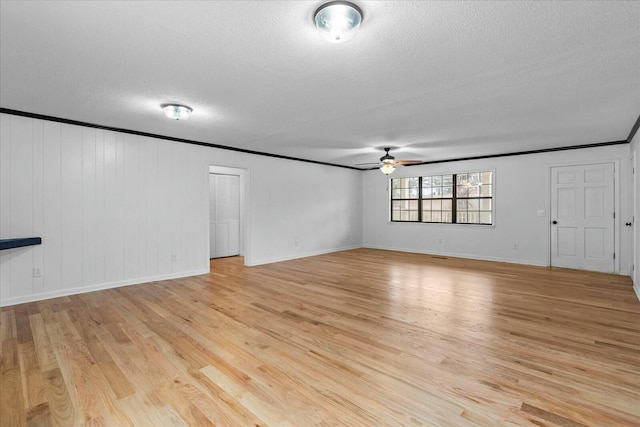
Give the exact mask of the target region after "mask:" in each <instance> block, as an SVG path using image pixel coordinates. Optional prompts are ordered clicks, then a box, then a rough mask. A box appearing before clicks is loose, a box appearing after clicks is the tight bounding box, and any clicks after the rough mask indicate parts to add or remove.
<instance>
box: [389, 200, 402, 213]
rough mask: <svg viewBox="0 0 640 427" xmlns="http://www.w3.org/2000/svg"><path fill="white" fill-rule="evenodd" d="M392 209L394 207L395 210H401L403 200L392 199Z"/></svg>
mask: <svg viewBox="0 0 640 427" xmlns="http://www.w3.org/2000/svg"><path fill="white" fill-rule="evenodd" d="M391 209H393V210H394V211H399V210H400V209H402V202H399V201H397V200H394V201H392V202H391Z"/></svg>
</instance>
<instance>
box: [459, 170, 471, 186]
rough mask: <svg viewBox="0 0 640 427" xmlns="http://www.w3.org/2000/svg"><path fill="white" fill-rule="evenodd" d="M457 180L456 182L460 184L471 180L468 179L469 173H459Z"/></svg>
mask: <svg viewBox="0 0 640 427" xmlns="http://www.w3.org/2000/svg"><path fill="white" fill-rule="evenodd" d="M456 181H457V182H456V184H458V185H464V184H466V183H467V182H469V179H468V177H467V174H466V173H459V174H458V175H457V177H456Z"/></svg>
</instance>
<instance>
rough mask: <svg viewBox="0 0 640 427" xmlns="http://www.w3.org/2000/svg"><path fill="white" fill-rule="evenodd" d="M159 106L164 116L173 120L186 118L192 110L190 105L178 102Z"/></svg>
mask: <svg viewBox="0 0 640 427" xmlns="http://www.w3.org/2000/svg"><path fill="white" fill-rule="evenodd" d="M161 107H162V109H163V110H164V115H165V116H167V117H168V118H170V119H175V120H187V119H188V118H189V114H191V112H192V111H193V109H192V108H191V107H187V106H186V105H180V104H162V105H161Z"/></svg>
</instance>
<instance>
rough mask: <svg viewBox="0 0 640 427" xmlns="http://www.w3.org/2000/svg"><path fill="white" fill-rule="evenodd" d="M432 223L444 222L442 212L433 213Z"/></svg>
mask: <svg viewBox="0 0 640 427" xmlns="http://www.w3.org/2000/svg"><path fill="white" fill-rule="evenodd" d="M432 221H433V222H442V214H441V213H440V212H435V211H434V212H433V213H432Z"/></svg>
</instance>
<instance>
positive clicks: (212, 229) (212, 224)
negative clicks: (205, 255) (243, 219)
mask: <svg viewBox="0 0 640 427" xmlns="http://www.w3.org/2000/svg"><path fill="white" fill-rule="evenodd" d="M209 233H210V235H209V241H210V244H209V245H210V253H209V257H210V258H220V257H227V256H234V255H239V254H240V177H239V176H237V175H220V174H209Z"/></svg>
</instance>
